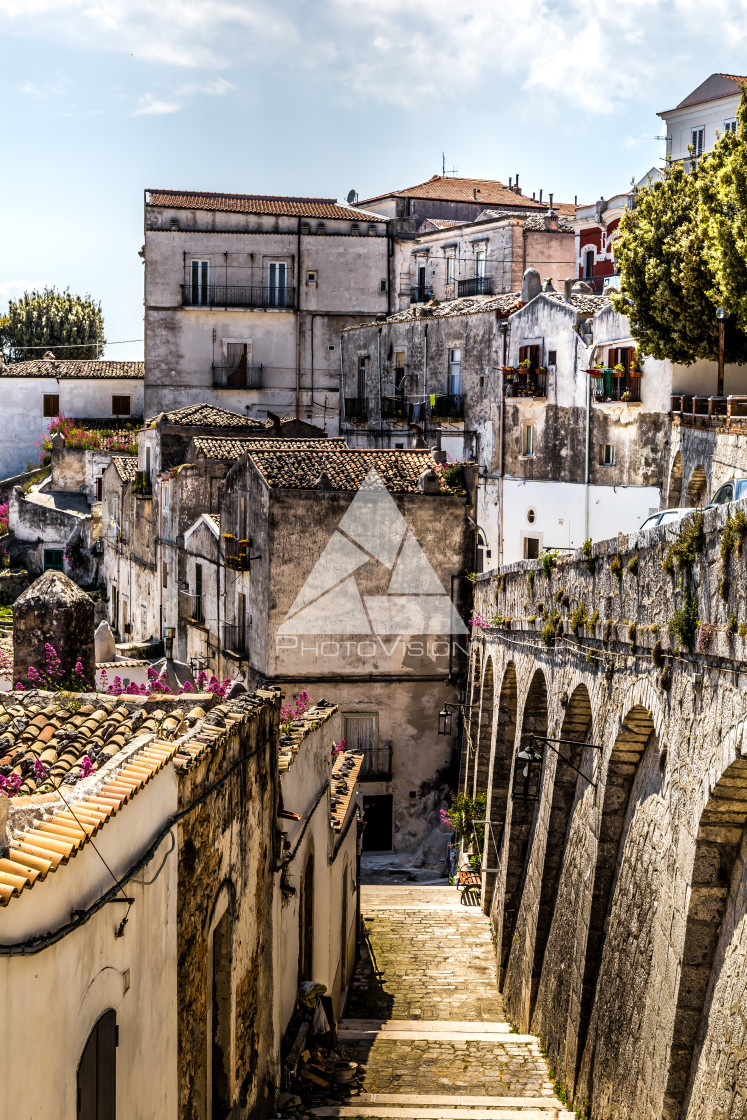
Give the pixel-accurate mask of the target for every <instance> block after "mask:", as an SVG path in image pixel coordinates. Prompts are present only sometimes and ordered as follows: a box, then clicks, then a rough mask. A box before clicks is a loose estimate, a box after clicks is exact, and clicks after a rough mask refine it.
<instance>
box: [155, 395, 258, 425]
mask: <svg viewBox="0 0 747 1120" xmlns="http://www.w3.org/2000/svg"><path fill="white" fill-rule="evenodd" d="M157 420H165V421H166V422H167V423H169V424H174V425H177V426H178V427H190V426H194V427H206V428H210V427H212V428H258V429H261V430H264V427H265V425H264V422H263V421H262V420H255V419H254V418H253V417H251V416H242V415H241V413H239V412H229V410H228V409H227V408H218V407H217V406H216V405H214V404H208V403H207V402H206V401H203V402H201V403H200V404H188V405H186V406H185V407H184V408H175V409H173V410H172V411H171V412H162V413H161V415H160V416H158V417H154V418H153V419H152V420H150V421H148V422H149V423H150V424H154V423H155V422H156V421H157Z"/></svg>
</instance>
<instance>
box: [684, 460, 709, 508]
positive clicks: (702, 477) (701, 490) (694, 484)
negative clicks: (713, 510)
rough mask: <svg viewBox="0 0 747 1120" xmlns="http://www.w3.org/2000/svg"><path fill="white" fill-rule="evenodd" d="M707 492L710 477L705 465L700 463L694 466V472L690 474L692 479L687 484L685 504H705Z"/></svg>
mask: <svg viewBox="0 0 747 1120" xmlns="http://www.w3.org/2000/svg"><path fill="white" fill-rule="evenodd" d="M707 494H708V478H707V477H706V472H705V467H704V466H703V465H702V464H701V463H699V464H698V465H697V467H695V468H693V472H692V474H691V475H690V481H689V482H688V484H687V494H686V496H685V504H686V505H688V506H702V505H705V501H706V496H707Z"/></svg>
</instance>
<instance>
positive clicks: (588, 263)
mask: <svg viewBox="0 0 747 1120" xmlns="http://www.w3.org/2000/svg"><path fill="white" fill-rule="evenodd" d="M593 276H594V250H593V249H587V250H586V252H585V253H584V280H591V279H592V278H593Z"/></svg>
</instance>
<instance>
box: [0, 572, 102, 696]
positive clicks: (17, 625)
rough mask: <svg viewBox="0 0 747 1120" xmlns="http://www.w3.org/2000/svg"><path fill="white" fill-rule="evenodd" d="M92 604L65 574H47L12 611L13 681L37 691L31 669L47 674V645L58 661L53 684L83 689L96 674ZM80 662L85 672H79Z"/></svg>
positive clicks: (17, 600)
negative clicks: (57, 674)
mask: <svg viewBox="0 0 747 1120" xmlns="http://www.w3.org/2000/svg"><path fill="white" fill-rule="evenodd" d="M93 615H94V610H93V600H92V599H91V597H90V595H86V593H85V591H81V589H80V588H79V587H78V586H77V585H76V584H74V583H73V581H72V580H71V579H68V577H67V576H66V575H64V574H63V573H62V572H56V571H52V570H51V569H50V570H49V571H46V572H44V573H43V575H41V576H39V578H38V579H37V580H35V581H34V583H32V584H31V586H30V587H29V588H27V589H26V591H24V593H23V594H22V595H21V596H20V597H19V598H18V599H16V603H15V606H14V608H13V662H14V665H13V681H14V683H16V682H18V681H20V682H21V683H22V684H24V685H26V686H27V687H33V686H35V685H36V684H37V682H36V681H34V680H31V679H30V678H29V675H28V674H29V669H30V668H31V667H33V668H34V669H36V670H37V672H39V673H42V674H45V673H47V672H48V670H49V664H48V652H49V650H48V647H51V648H52V649H53V650H54V651H55V653H56V655H57V657H58V658H59V662H60V670H59V672H60V674H61V675H60V677H59V678H58V679H57V680H55V681H54V683H55V684H57V685H58V686H59V685H65V686H67V687H70V688H74V689H75V690H76V691H85V690H86V689H90V688H92V687H93V684H94V677H95V672H96V658H95V643H94V634H93ZM78 661H80V666H81V672H80V673H78V674H76V673H75V671H74V670H75V666H76V664H77V663H78Z"/></svg>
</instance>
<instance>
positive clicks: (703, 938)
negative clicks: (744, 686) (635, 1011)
mask: <svg viewBox="0 0 747 1120" xmlns="http://www.w3.org/2000/svg"><path fill="white" fill-rule="evenodd" d="M740 730H741V729H740ZM746 825H747V759H745V758H737V759H736V760H735V761H734V762H732V763H731V765H730V766H728V767H727V768H726V770H725V771H724V773H723V774H722V775H721V777H720V778H719V780H718V781H717V782H716V784H715V786H714V788H713V791H712V793H711V795H710V797H709V799H708V801H707V803H706V806H705V808H704V810H703V813H702V815H701V818H700V823H699V826H698V833H697V837H696V841H695V858H694V861H693V870H692V878H691V882H690V898H689V902H688V908H687V922H686V926H685V940H684V948H683V953H682V967H681V972H680V979H679V986H678V990H677V1005H676V1011H675V1018H674V1029H673V1035H672V1049H671V1052H670V1057H669V1069H668V1073H667V1085H666V1090H665V1095H664V1106H663V1113H664V1115H666V1116H667V1118H668V1120H677V1118H678V1117H679V1116H681V1115H683V1112H684V1108H683V1106H684V1104H685V1100H686V1098H690V1100H689V1105H695V1106H696V1107H697V1106H698V1104H699V1103H700V1104H701V1105H702V1102H703V1101H708V1100H713V1099H714V1098H715V1099H716V1101H717V1102H718V1108H717V1109H714V1111H713V1114H712V1115H713V1116H714V1117H716V1116H718V1117H721V1116H724V1117H725V1116H733V1115H740V1116H741V1115H743V1112H742V1111H741V1110H740V1108H743V1107H744V1104H745V1097H747V1093H746V1092H745V1087H744V1074H743V1073H741V1072H740V1075H739V1077H738V1078H737V1075H736V1073H735V1072H734V1070H735V1067H737V1066H738V1065H739V1063H740V1062H742V1060H743V1054H744V1042H743V1035H744V1030H745V1026H744V1020H745V1002H746V1001H745V984H744V980H743V977H744V957H745V952H746V951H747V931H746V930H745V921H744V897H742V898H741V899H740V898H739V895H740V893H741V895H742V896H744V893H745V884H746V882H747V880H746V879H745V860H746V858H747V851H746V847H747V846H746V845H745V826H746ZM730 900H731V905H729V903H730ZM735 903H736V904H735ZM727 905H728V911H729V912H728V917H727ZM740 919H741V920H740ZM730 973H731V975H730ZM722 974H724V978H725V982H724V983H723V985H721V986H722V987H723V988H725V989H727V990H729V994H728V995H727V996H726V999H725V1000H722V998H721V996H722V993H721V992H717V989H718V988H719V986H720V985H719V980H720V978H721V975H722ZM740 978H741V984H740ZM740 989H741V990H740ZM714 999H715V1000H716V1006H717V1014H715V1015H713V1016H712V1018H713V1020H714V1024H709V1019H710V1018H711V1016H709V1010H710V1009H712V1005H713V1002H714ZM724 1003H726V1006H723V1004H724ZM719 1015H721V1016H723V1018H724V1020H726V1021H727V1022H725V1024H724V1029H723V1037H722V1031H721V1028H719V1027H718V1025H716V1022H715V1021H716V1020H717V1019H718V1018H719ZM709 1025H711V1026H712V1027H713V1030H714V1033H717V1034H718V1035H719V1038H718V1040H717V1042H716V1045H715V1046H714V1053H713V1054H710V1053H709V1049H710V1047H709V1046H708V1042H709ZM742 1068H743V1067H742ZM737 1080H738V1081H739V1082H740V1085H739V1086H737V1085H736V1081H737ZM735 1092H737V1093H741V1096H742V1101H741V1106H740V1102H739V1101H737V1102H734V1097H733V1094H734V1093H735ZM735 1103H736V1105H737V1111H733V1105H734V1104H735ZM687 1111H688V1112H689V1111H690V1108H689V1107H688V1109H687ZM698 1115H700V1111H698ZM709 1115H710V1114H709Z"/></svg>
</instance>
